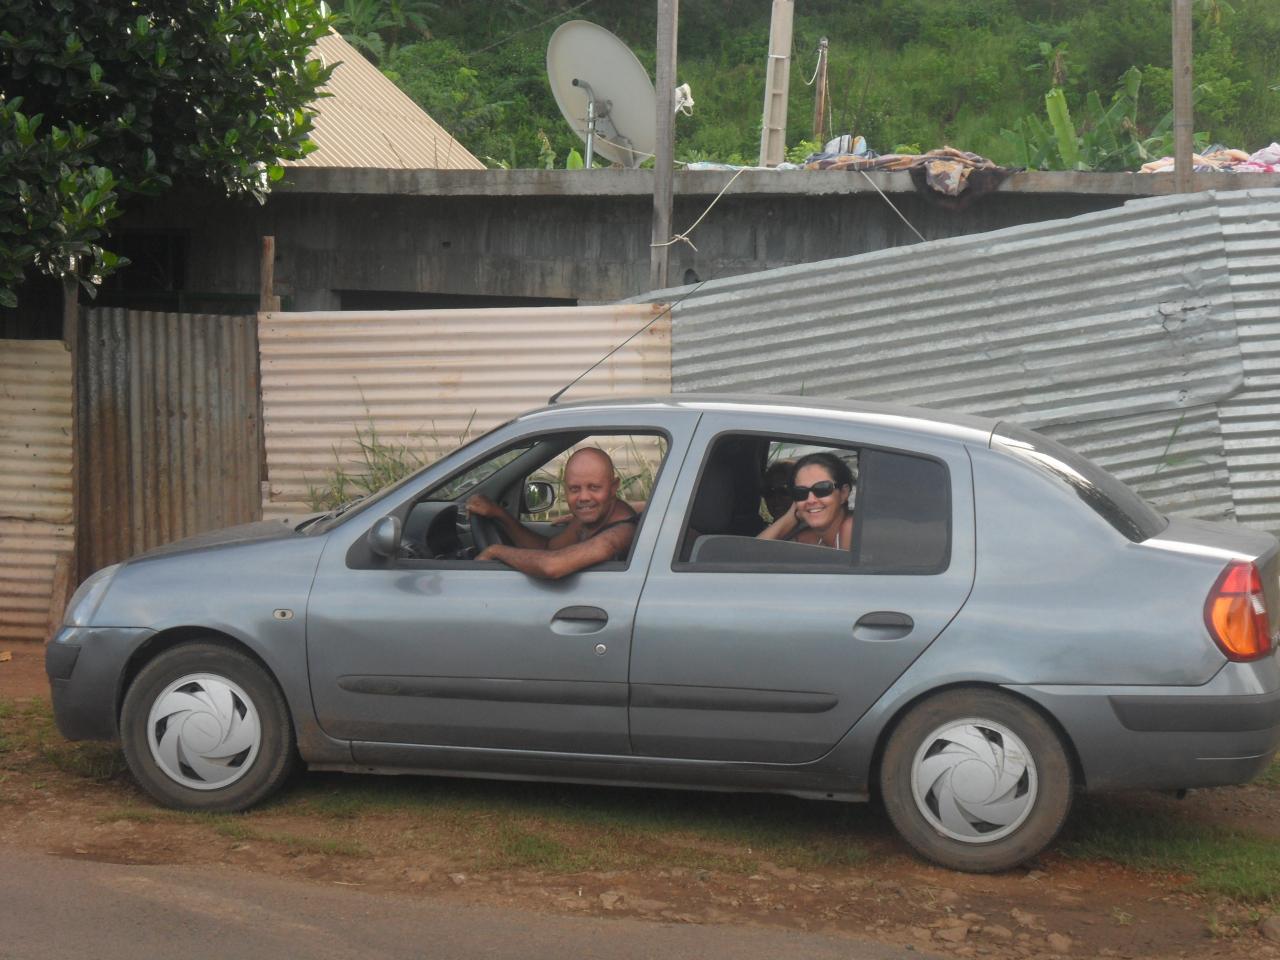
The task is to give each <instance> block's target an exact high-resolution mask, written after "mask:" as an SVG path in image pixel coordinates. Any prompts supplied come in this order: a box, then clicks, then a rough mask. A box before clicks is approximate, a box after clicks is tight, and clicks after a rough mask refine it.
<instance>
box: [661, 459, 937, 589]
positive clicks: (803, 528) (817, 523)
mask: <svg viewBox="0 0 1280 960" xmlns="http://www.w3.org/2000/svg"><path fill="white" fill-rule="evenodd" d="M950 556H951V481H950V476H949V474H948V472H947V468H946V466H945V465H944V464H943V463H941V462H939V461H937V460H934V459H931V458H928V457H922V456H917V455H914V454H908V453H903V452H901V451H893V450H883V449H878V448H874V447H853V446H847V445H844V444H837V443H824V442H822V441H818V440H814V439H812V438H803V437H773V436H756V435H748V434H735V435H729V436H725V437H721V438H720V439H719V440H717V442H716V443H715V444H713V445H712V447H711V451H710V453H709V454H708V456H707V458H706V461H705V462H704V463H703V464H702V468H701V472H700V474H699V478H698V484H697V488H696V489H695V491H694V495H693V498H692V499H691V501H690V504H689V508H688V511H687V515H686V518H685V526H684V531H683V536H682V537H681V540H680V547H679V550H678V552H677V555H676V557H675V558H674V567H675V568H676V569H682V570H688V571H690V572H699V571H705V572H712V571H743V572H755V573H766V572H772V573H803V572H824V573H831V572H848V573H863V574H934V573H941V572H942V571H944V570H946V568H947V565H948V563H949V562H950Z"/></svg>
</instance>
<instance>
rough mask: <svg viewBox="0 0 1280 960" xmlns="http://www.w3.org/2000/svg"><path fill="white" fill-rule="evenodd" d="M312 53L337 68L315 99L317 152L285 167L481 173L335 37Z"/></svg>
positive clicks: (476, 163)
mask: <svg viewBox="0 0 1280 960" xmlns="http://www.w3.org/2000/svg"><path fill="white" fill-rule="evenodd" d="M313 53H314V54H315V55H316V56H318V57H319V58H320V59H321V60H322V61H324V62H325V63H326V64H329V63H335V62H337V63H338V67H337V69H335V70H334V71H333V74H332V75H331V76H330V77H329V82H328V83H327V84H326V85H325V87H324V90H325V91H326V92H327V93H330V94H332V96H330V97H325V98H323V99H321V100H318V101H317V102H316V104H315V108H316V110H317V111H318V115H317V117H316V119H315V127H314V129H313V130H312V133H311V139H312V140H314V141H315V143H316V145H317V148H318V149H316V150H315V151H314V152H313V153H311V154H308V155H307V156H306V157H304V158H302V159H301V160H291V161H285V166H291V167H379V168H384V169H385V168H391V169H401V168H408V169H430V170H483V169H484V168H485V167H484V164H483V163H481V162H480V161H479V160H478V159H476V157H475V156H474V155H473V154H472V153H471V151H470V150H468V149H467V148H466V147H464V146H463V145H462V144H461V143H459V142H458V141H457V140H455V139H454V138H453V137H452V136H450V134H449V132H448V131H447V130H445V128H444V127H442V126H440V124H438V123H436V122H435V121H434V120H433V119H431V117H430V116H429V115H428V114H427V112H426V111H425V110H423V109H422V108H421V107H420V106H418V105H417V104H416V103H414V102H413V100H411V99H410V98H409V97H408V96H407V95H406V94H405V93H404V92H403V91H401V90H400V89H399V88H398V87H397V86H396V85H395V84H394V83H392V82H391V81H390V80H388V79H387V78H386V77H385V76H383V75H382V73H381V71H379V70H378V68H377V67H375V66H374V65H373V64H371V63H370V62H369V61H368V60H366V59H365V58H364V56H363V55H361V53H360V51H358V50H356V49H355V48H354V47H352V46H351V45H350V44H349V43H347V41H345V40H343V39H342V37H340V36H339V35H338V34H336V33H331V34H329V35H328V36H327V37H322V38H321V39H320V40H319V41H318V42H317V43H316V45H315V47H314V48H313Z"/></svg>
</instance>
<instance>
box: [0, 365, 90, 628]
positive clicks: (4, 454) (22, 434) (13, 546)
mask: <svg viewBox="0 0 1280 960" xmlns="http://www.w3.org/2000/svg"><path fill="white" fill-rule="evenodd" d="M71 464H72V438H71V356H70V354H68V353H67V350H66V348H65V347H64V346H63V345H62V342H61V341H56V340H54V341H51V340H0V638H6V639H8V638H12V639H30V640H39V639H43V638H44V637H45V635H46V633H47V622H48V617H49V605H50V600H51V596H52V590H53V581H54V567H55V565H56V563H57V560H58V557H59V556H63V555H67V554H69V553H70V552H71V550H72V549H73V547H74V544H75V538H74V528H73V526H72V483H71Z"/></svg>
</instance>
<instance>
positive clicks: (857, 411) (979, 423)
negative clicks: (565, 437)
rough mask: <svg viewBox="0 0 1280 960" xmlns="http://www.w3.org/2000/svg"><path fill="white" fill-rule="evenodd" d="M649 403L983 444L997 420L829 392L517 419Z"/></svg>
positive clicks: (573, 407) (580, 407) (670, 398)
mask: <svg viewBox="0 0 1280 960" xmlns="http://www.w3.org/2000/svg"><path fill="white" fill-rule="evenodd" d="M655 408H665V409H681V410H698V411H706V412H712V411H733V412H750V411H756V412H759V413H767V414H771V415H778V416H791V417H795V418H796V419H797V420H805V419H813V418H818V419H832V420H838V421H841V422H844V423H861V424H867V425H874V426H889V427H895V428H898V429H904V430H911V431H915V432H919V433H926V434H931V435H934V436H939V437H947V438H949V439H953V440H964V441H968V442H970V443H980V444H982V445H984V446H986V445H987V444H988V443H989V442H990V439H991V434H992V431H994V430H995V428H996V425H997V424H998V423H999V422H1000V421H999V420H997V419H995V418H992V417H978V416H971V415H969V414H965V413H953V412H951V411H946V410H930V409H927V408H925V407H913V406H908V405H907V404H899V403H872V402H866V401H861V400H842V399H836V398H831V397H794V396H771V395H764V394H747V393H672V394H665V395H660V396H649V397H625V398H612V397H609V398H600V399H596V400H574V401H571V402H569V403H559V404H556V405H554V406H548V407H540V408H539V409H536V410H530V411H529V412H527V413H525V414H523V415H521V417H519V419H521V420H523V419H526V418H532V417H540V416H547V415H554V416H556V417H557V419H558V418H559V416H560V415H565V414H569V415H571V414H572V413H573V412H583V411H588V410H592V411H612V412H615V413H618V412H623V411H627V410H634V411H635V412H636V413H638V414H640V413H643V412H644V411H645V410H649V411H652V410H654V409H655Z"/></svg>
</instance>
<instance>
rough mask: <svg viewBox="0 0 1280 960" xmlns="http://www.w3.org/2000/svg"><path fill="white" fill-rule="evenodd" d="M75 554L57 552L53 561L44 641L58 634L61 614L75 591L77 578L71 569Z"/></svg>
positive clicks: (64, 611)
mask: <svg viewBox="0 0 1280 960" xmlns="http://www.w3.org/2000/svg"><path fill="white" fill-rule="evenodd" d="M74 557H75V554H74V552H72V553H59V554H58V555H57V556H56V557H55V558H54V561H53V590H52V591H51V592H50V594H49V614H48V617H47V618H46V621H45V631H44V638H45V643H48V642H49V641H51V640H52V639H53V638H54V637H56V636H57V635H58V630H59V629H60V628H61V626H62V615H63V614H64V613H66V610H67V604H68V603H70V602H71V594H72V593H74V592H75V589H76V585H77V584H78V583H79V580H78V578H76V576H75V574H74V573H73V571H72V562H73V560H74Z"/></svg>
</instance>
